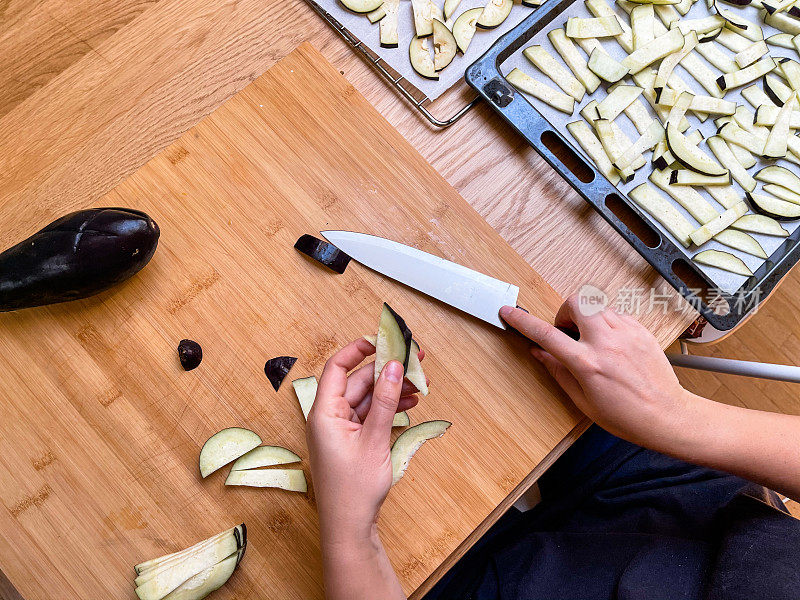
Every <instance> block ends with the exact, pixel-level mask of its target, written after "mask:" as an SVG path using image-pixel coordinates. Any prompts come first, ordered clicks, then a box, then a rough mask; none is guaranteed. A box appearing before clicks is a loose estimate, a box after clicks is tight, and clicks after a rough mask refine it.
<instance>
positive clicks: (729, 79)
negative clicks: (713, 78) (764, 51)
mask: <svg viewBox="0 0 800 600" xmlns="http://www.w3.org/2000/svg"><path fill="white" fill-rule="evenodd" d="M775 67H776V64H775V61H774V60H773V59H772V57H770V56H767V57H764V58H762V59H760V60H759V61H757V62H755V63H753V64H752V65H750V66H749V67H745V68H744V69H740V70H738V71H734V72H733V73H725V74H724V75H720V77H719V79H717V85H719V87H720V88H722V89H723V90H728V89H731V88H736V87H741V86H743V85H747V84H748V83H751V82H753V81H755V80H756V79H758V78H759V77H763V76H764V75H766V74H767V73H769V72H770V71H772V70H773V69H774V68H775Z"/></svg>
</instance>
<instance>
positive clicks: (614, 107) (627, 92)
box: [565, 85, 642, 121]
mask: <svg viewBox="0 0 800 600" xmlns="http://www.w3.org/2000/svg"><path fill="white" fill-rule="evenodd" d="M565 91H566V90H565ZM641 95H642V88H640V87H638V86H635V85H615V86H614V89H612V90H610V91H609V92H608V94H607V95H606V97H605V98H603V99H602V100H601V101H600V102H599V103H598V105H597V114H598V115H600V118H601V119H608V120H610V121H613V120H614V119H616V118H617V117H618V116H619V115H620V114H621V113H622V111H623V110H625V109H626V108H627V107H628V106H630V104H631V103H632V102H633V101H634V100H636V99H637V98H638V97H639V96H641Z"/></svg>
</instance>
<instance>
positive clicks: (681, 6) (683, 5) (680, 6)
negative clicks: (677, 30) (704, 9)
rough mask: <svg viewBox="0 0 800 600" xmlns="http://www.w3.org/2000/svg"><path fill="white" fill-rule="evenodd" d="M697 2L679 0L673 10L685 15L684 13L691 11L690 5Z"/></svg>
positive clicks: (694, 0) (693, 0)
mask: <svg viewBox="0 0 800 600" xmlns="http://www.w3.org/2000/svg"><path fill="white" fill-rule="evenodd" d="M696 1H697V0H680V2H678V3H677V4H675V10H677V11H678V12H679V13H680V14H681V15H685V14H686V13H688V12H689V10H691V8H692V5H693V4H694V3H695V2H696Z"/></svg>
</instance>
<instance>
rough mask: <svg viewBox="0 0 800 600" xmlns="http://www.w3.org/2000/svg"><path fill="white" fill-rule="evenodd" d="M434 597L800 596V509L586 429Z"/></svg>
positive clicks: (715, 599)
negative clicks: (522, 506) (525, 505)
mask: <svg viewBox="0 0 800 600" xmlns="http://www.w3.org/2000/svg"><path fill="white" fill-rule="evenodd" d="M539 486H540V489H541V492H542V502H541V503H540V504H538V505H537V506H535V507H534V508H532V509H531V510H529V511H527V512H525V513H521V512H519V511H517V510H516V509H512V510H511V511H509V512H508V513H507V514H506V515H505V516H504V517H503V518H502V519H500V521H499V522H498V523H497V524H496V525H495V526H494V527H493V528H492V530H490V532H489V533H488V534H487V535H486V536H484V538H483V539H482V540H480V542H478V544H476V546H475V547H474V548H473V549H472V550H470V552H468V553H467V554H466V555H465V557H464V558H463V559H462V560H461V561H460V562H459V563H458V564H457V565H456V566H455V567H454V568H453V569H452V570H451V571H450V572H449V573H448V574H447V575H446V576H445V577H444V578H443V579H442V580H441V581H440V582H439V583H438V584H437V585H436V586H435V587H434V589H433V590H432V591H431V592H430V593H429V594H428V595H427V596H426V600H456V599H462V598H463V599H470V600H540V599H541V600H600V599H602V600H611V599H618V600H632V599H641V600H662V599H663V600H684V599H686V600H688V599H692V600H694V599H704V600H722V599H724V600H739V599H741V600H757V599H760V598H769V599H770V600H800V521H798V520H796V519H794V518H793V517H792V516H790V515H789V514H788V512H787V511H786V509H785V507H784V505H783V503H782V502H781V500H780V499H779V498H778V496H777V495H776V494H775V493H774V492H771V491H769V490H767V489H765V488H764V487H762V486H758V485H756V484H753V483H750V482H748V481H745V480H743V479H740V478H738V477H734V476H733V475H729V474H727V473H722V472H720V471H714V470H712V469H706V468H703V467H697V466H694V465H690V464H688V463H685V462H682V461H679V460H675V459H673V458H669V457H667V456H664V455H663V454H659V453H657V452H652V451H650V450H646V449H644V448H641V447H639V446H636V445H634V444H630V443H628V442H625V441H623V440H621V439H619V438H616V437H614V436H612V435H611V434H609V433H607V432H605V431H603V430H602V429H600V428H599V427H596V426H593V427H592V428H590V429H589V431H587V433H586V434H584V435H583V436H582V437H581V438H580V439H579V440H578V441H577V442H576V443H575V444H574V445H573V446H572V447H571V448H570V449H569V450H568V451H567V452H566V453H565V454H564V455H563V456H562V457H561V458H560V459H559V460H558V461H556V463H555V464H554V465H553V467H552V468H551V469H549V470H548V471H547V473H546V474H545V475H544V476H543V477H542V478H541V479H540V481H539Z"/></svg>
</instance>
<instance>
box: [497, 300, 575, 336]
mask: <svg viewBox="0 0 800 600" xmlns="http://www.w3.org/2000/svg"><path fill="white" fill-rule="evenodd" d="M517 308H518V309H520V310H522V311H525V312H526V313H529V314H530V311H529V310H527V309H525V308H523V307H522V306H520V305H519V304H517ZM508 328H509V329H511V330H512V331H513V332H515V333H517V334H519V335H521V336H522V337H525V336H524V335H523V334H522V333H520V332H519V331H517V330H516V329H514V328H513V327H511V325H509V326H508ZM556 329H558V330H559V331H560V332H562V333H565V334H567V335H568V336H569V337H571V338H572V339H573V340H575V341H578V340H580V339H581V333H580V331H578V330H577V329H569V328H567V327H556ZM526 339H527V338H526ZM533 343H534V344H536V342H533ZM536 345H537V346H538V345H539V344H536Z"/></svg>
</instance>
